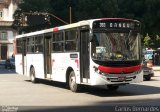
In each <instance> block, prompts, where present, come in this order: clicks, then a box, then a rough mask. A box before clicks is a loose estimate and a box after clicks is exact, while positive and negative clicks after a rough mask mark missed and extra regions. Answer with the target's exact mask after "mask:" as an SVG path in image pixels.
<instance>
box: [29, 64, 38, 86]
mask: <svg viewBox="0 0 160 112" xmlns="http://www.w3.org/2000/svg"><path fill="white" fill-rule="evenodd" d="M30 80H31V82H32V83H36V82H37V79H36V77H35V70H34V67H32V68H31V69H30Z"/></svg>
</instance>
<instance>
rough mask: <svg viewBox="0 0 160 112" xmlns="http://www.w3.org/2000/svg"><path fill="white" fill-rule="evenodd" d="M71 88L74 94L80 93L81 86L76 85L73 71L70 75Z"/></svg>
mask: <svg viewBox="0 0 160 112" xmlns="http://www.w3.org/2000/svg"><path fill="white" fill-rule="evenodd" d="M69 88H70V90H71V91H72V92H78V91H79V85H78V84H77V83H76V76H75V73H74V71H71V72H70V74H69Z"/></svg>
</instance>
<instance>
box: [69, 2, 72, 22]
mask: <svg viewBox="0 0 160 112" xmlns="http://www.w3.org/2000/svg"><path fill="white" fill-rule="evenodd" d="M69 18H70V24H71V23H72V7H71V5H70V6H69Z"/></svg>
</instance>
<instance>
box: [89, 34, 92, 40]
mask: <svg viewBox="0 0 160 112" xmlns="http://www.w3.org/2000/svg"><path fill="white" fill-rule="evenodd" d="M92 41H93V33H90V34H89V42H92Z"/></svg>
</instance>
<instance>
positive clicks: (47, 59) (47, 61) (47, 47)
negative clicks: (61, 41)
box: [44, 33, 52, 79]
mask: <svg viewBox="0 0 160 112" xmlns="http://www.w3.org/2000/svg"><path fill="white" fill-rule="evenodd" d="M51 37H52V34H50V33H49V34H45V35H44V73H45V78H48V79H50V78H51V74H52V66H51Z"/></svg>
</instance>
